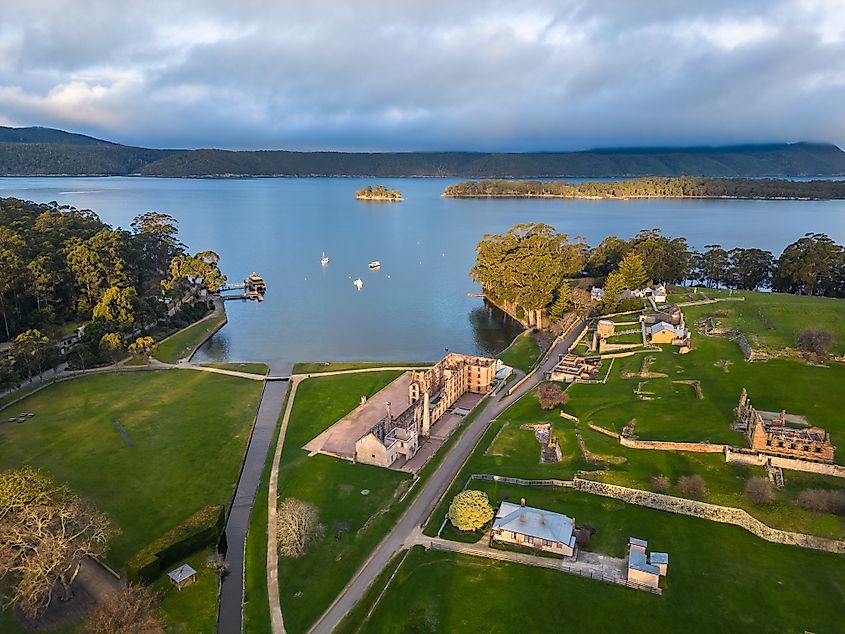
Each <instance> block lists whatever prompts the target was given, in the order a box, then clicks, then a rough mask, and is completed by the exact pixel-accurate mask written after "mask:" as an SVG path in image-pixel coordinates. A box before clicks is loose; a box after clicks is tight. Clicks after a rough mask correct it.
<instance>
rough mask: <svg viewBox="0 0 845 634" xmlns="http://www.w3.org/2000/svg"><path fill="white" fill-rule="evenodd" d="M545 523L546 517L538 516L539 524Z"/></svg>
mask: <svg viewBox="0 0 845 634" xmlns="http://www.w3.org/2000/svg"><path fill="white" fill-rule="evenodd" d="M545 523H546V516H545V515H540V524H545Z"/></svg>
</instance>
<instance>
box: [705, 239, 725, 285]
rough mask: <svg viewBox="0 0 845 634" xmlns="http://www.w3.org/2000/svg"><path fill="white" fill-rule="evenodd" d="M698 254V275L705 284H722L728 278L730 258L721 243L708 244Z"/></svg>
mask: <svg viewBox="0 0 845 634" xmlns="http://www.w3.org/2000/svg"><path fill="white" fill-rule="evenodd" d="M704 248H705V249H707V251H705V252H704V253H703V254H701V255H700V256H699V261H698V277H699V278H700V279H701V281H703V282H704V283H705V284H707V286H724V285H726V284H727V282H728V279H729V269H730V258H729V257H728V252H727V251H725V250H724V249H723V248H722V247H721V245H718V244H708V245H706V246H705V247H704Z"/></svg>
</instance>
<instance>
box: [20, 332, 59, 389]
mask: <svg viewBox="0 0 845 634" xmlns="http://www.w3.org/2000/svg"><path fill="white" fill-rule="evenodd" d="M49 342H50V340H49V339H48V338H47V337H46V335H44V333H43V332H41V331H40V330H35V329H30V330H27V331H26V332H22V333H21V334H19V335H18V336H17V337H15V341H14V342H13V343H12V356H14V358H15V361H16V362H17V363H18V364H19V365H22V366H23V367H24V368H26V373H27V376H28V377H29V379H30V380H32V377H33V376H34V375H35V374H41V373H42V372H43V370H44V359H45V355H46V352H47V344H48V343H49Z"/></svg>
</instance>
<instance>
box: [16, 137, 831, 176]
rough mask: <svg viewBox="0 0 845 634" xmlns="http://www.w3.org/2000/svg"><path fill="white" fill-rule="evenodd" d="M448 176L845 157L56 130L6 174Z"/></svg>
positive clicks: (22, 141)
mask: <svg viewBox="0 0 845 634" xmlns="http://www.w3.org/2000/svg"><path fill="white" fill-rule="evenodd" d="M41 174H43V175H49V174H69V175H98V174H108V175H128V174H140V175H146V176H172V177H214V176H373V177H402V176H443V177H458V178H549V177H581V178H602V177H614V176H665V177H671V176H682V175H687V176H701V177H737V176H739V177H741V176H772V177H775V176H836V175H845V152H843V151H842V150H840V149H839V148H838V147H837V146H835V145H831V144H818V143H792V144H771V145H744V146H732V147H710V148H658V149H647V148H646V149H612V150H588V151H583V152H538V153H478V152H392V153H391V152H386V153H363V152H361V153H349V152H289V151H283V150H267V151H229V150H214V149H205V150H157V149H146V148H138V147H131V146H125V145H118V144H115V143H110V142H108V141H102V140H100V139H95V138H92V137H88V136H84V135H79V134H71V133H68V132H63V131H61V130H52V129H49V128H5V127H0V175H4V176H16V175H41Z"/></svg>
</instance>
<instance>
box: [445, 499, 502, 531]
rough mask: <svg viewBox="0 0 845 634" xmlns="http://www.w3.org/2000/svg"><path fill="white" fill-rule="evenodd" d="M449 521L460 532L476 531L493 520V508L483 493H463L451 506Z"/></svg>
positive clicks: (448, 514)
mask: <svg viewBox="0 0 845 634" xmlns="http://www.w3.org/2000/svg"><path fill="white" fill-rule="evenodd" d="M447 517H448V518H449V521H450V522H452V525H453V526H454V527H455V528H457V529H458V530H459V531H476V530H478V529H479V528H482V527H483V526H485V525H486V524H487V522H489V521H490V520H492V519H493V507H492V506H490V500H489V499H487V494H486V493H484V492H483V491H476V490H474V489H468V490H466V491H461V492H460V493H458V494H457V495H456V496H455V497H454V498H453V499H452V503H451V504H450V505H449V512H448V513H447Z"/></svg>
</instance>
